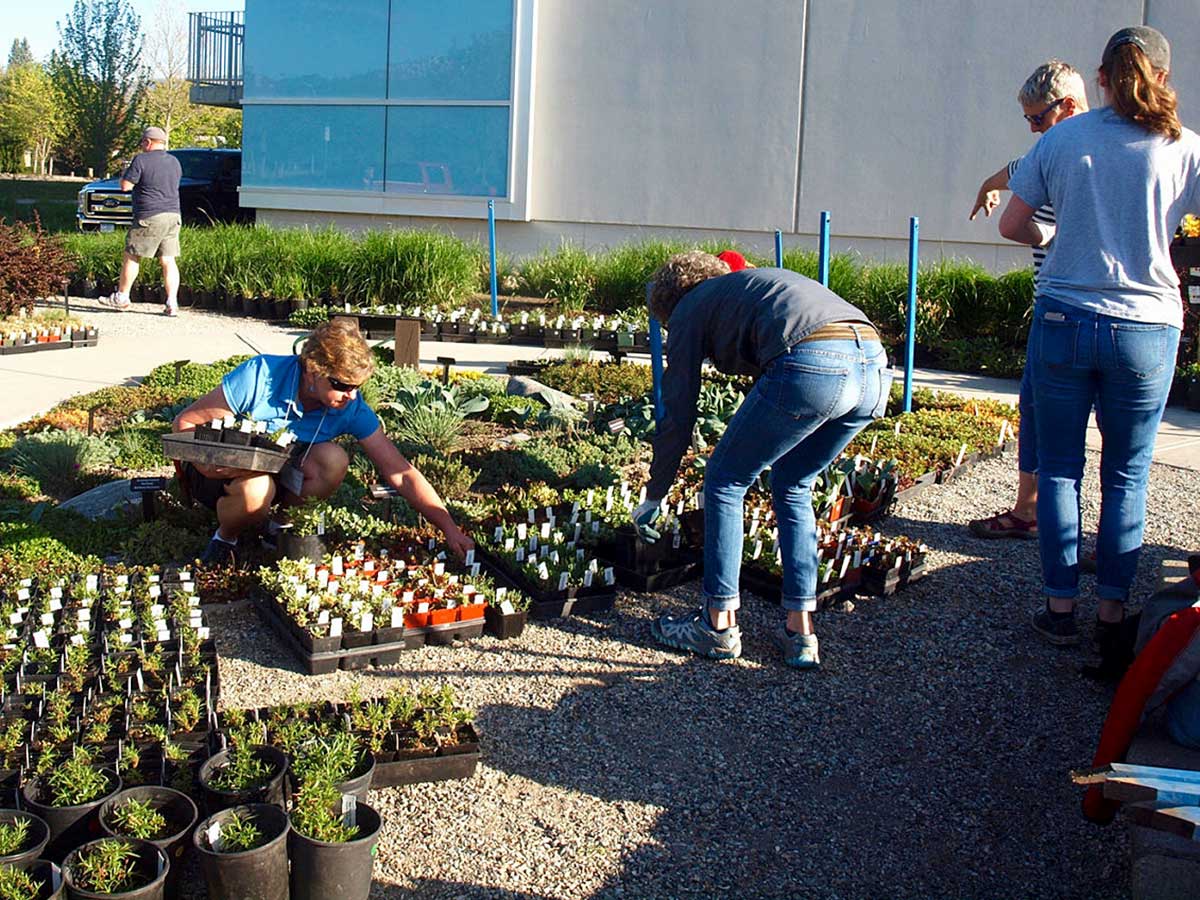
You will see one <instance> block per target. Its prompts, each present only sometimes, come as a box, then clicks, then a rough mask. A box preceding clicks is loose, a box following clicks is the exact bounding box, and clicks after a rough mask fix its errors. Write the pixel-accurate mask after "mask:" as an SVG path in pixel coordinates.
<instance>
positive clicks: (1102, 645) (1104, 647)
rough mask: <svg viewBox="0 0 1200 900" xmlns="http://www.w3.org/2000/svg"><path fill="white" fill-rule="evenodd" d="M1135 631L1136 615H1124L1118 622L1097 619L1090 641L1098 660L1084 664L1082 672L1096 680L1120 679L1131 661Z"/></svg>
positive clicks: (1135, 640) (1136, 626)
mask: <svg viewBox="0 0 1200 900" xmlns="http://www.w3.org/2000/svg"><path fill="white" fill-rule="evenodd" d="M1137 631H1138V616H1126V617H1125V618H1124V619H1122V620H1121V621H1120V622H1102V621H1100V620H1099V619H1097V620H1096V630H1095V632H1094V633H1093V639H1092V643H1093V647H1094V649H1095V651H1096V653H1098V654H1099V656H1100V660H1099V662H1098V663H1094V664H1092V665H1087V666H1084V667H1083V669H1082V672H1083V674H1084V675H1085V676H1087V677H1088V678H1093V679H1095V680H1097V681H1120V680H1121V678H1122V677H1124V675H1125V671H1126V670H1127V669H1128V668H1129V666H1130V664H1132V663H1133V657H1134V653H1133V647H1134V644H1135V643H1136V642H1137Z"/></svg>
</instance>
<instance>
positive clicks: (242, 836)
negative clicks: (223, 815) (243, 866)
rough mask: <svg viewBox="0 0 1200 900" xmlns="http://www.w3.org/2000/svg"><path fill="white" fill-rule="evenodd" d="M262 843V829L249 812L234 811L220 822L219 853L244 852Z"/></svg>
mask: <svg viewBox="0 0 1200 900" xmlns="http://www.w3.org/2000/svg"><path fill="white" fill-rule="evenodd" d="M262 843H263V833H262V829H261V828H259V827H258V826H257V825H255V824H254V819H253V818H252V817H251V816H250V814H249V813H234V814H233V815H231V816H230V817H229V818H227V819H226V820H225V821H224V822H222V823H221V849H220V851H219V852H221V853H245V852H246V851H247V850H253V849H254V848H255V847H258V846H261V844H262Z"/></svg>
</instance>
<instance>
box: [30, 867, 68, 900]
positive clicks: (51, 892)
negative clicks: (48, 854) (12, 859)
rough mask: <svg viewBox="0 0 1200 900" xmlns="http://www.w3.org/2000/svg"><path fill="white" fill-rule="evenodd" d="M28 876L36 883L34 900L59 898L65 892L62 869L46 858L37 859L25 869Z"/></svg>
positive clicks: (64, 894) (54, 899) (57, 899)
mask: <svg viewBox="0 0 1200 900" xmlns="http://www.w3.org/2000/svg"><path fill="white" fill-rule="evenodd" d="M26 871H27V872H29V877H30V878H32V879H33V880H34V881H36V882H37V883H38V892H37V894H36V896H35V900H59V898H60V897H65V896H66V894H67V888H66V885H64V884H63V880H62V870H61V869H59V867H58V866H57V865H55V864H54V863H52V862H50V860H48V859H38V860H35V861H34V862H33V863H32V864H30V866H29V868H28V869H26Z"/></svg>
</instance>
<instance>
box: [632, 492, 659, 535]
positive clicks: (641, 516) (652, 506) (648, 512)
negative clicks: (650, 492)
mask: <svg viewBox="0 0 1200 900" xmlns="http://www.w3.org/2000/svg"><path fill="white" fill-rule="evenodd" d="M661 506H662V500H646V501H645V502H644V503H642V504H641V505H640V506H639V507H638V508H637V509H635V510H634V511H633V524H634V526H635V527H636V528H637V533H638V537H639V538H641V539H642V540H643V541H645V542H646V543H647V544H653V543H654V542H655V541H657V540H658V539H659V538H660V537H662V535H661V534H659V532H658V530H657V529H656V528H655V527H654V523H655V522H656V521H657V520H658V517H659V515H660V512H661V510H660V507H661Z"/></svg>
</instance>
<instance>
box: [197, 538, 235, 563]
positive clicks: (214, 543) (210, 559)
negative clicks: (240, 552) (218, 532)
mask: <svg viewBox="0 0 1200 900" xmlns="http://www.w3.org/2000/svg"><path fill="white" fill-rule="evenodd" d="M200 562H202V563H204V564H205V565H207V566H233V565H237V544H231V543H229V541H223V540H221V539H220V538H217V537H214V538H212V539H211V540H210V541H209V542H208V546H207V547H205V548H204V553H202V554H201V555H200Z"/></svg>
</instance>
